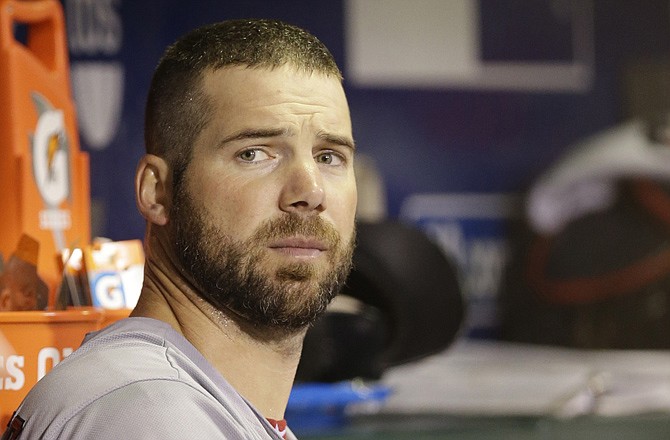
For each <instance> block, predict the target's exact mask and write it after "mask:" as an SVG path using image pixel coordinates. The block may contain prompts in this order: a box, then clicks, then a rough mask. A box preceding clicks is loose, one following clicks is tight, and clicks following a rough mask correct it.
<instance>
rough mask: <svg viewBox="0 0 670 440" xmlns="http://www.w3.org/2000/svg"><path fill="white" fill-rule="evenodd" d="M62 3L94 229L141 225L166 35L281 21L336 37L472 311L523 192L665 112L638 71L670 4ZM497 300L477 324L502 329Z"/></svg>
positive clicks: (399, 213) (132, 232)
mask: <svg viewBox="0 0 670 440" xmlns="http://www.w3.org/2000/svg"><path fill="white" fill-rule="evenodd" d="M62 1H63V6H64V10H65V13H66V20H67V24H68V40H69V48H70V56H71V67H72V81H73V90H74V94H75V102H76V104H77V108H78V113H79V128H80V134H81V145H82V149H83V150H85V151H87V152H88V153H89V155H90V159H91V190H92V202H93V232H94V234H96V235H99V236H105V237H109V238H112V239H115V240H122V239H129V238H141V237H142V235H143V232H144V222H143V220H142V218H141V217H140V216H139V214H138V213H137V211H136V208H135V202H134V195H133V175H134V171H135V164H136V163H137V160H138V159H139V157H140V156H141V154H142V152H143V134H142V129H143V128H142V121H143V111H144V100H145V96H146V92H147V88H148V84H149V81H150V76H151V73H152V70H153V68H154V66H155V65H156V63H157V61H158V58H159V57H160V55H161V53H162V51H163V49H164V47H165V46H166V45H168V44H169V43H171V42H172V41H173V40H174V39H175V38H177V37H178V36H179V35H180V34H182V33H183V32H185V31H187V30H189V29H191V28H193V27H195V26H197V25H200V24H204V23H208V22H213V21H218V20H223V19H227V18H239V17H271V18H279V19H284V20H286V21H289V22H292V23H294V24H297V25H299V26H302V27H305V28H307V29H309V30H310V31H312V32H313V33H314V34H316V35H317V36H318V37H319V38H320V39H322V40H323V41H324V42H325V43H326V45H327V46H328V47H329V48H330V49H331V51H332V52H333V54H334V56H335V58H336V59H337V60H338V62H339V64H340V65H341V66H342V67H343V69H344V75H345V87H346V90H347V93H348V97H349V102H350V106H351V112H352V118H353V122H354V135H355V137H356V141H357V144H358V147H359V151H360V152H362V153H364V154H366V155H369V156H371V157H372V158H374V160H375V162H376V165H377V167H378V169H379V172H380V173H381V176H382V177H383V179H384V182H385V185H386V191H387V192H386V193H387V206H388V215H389V216H390V217H393V218H397V217H401V218H403V219H404V220H407V221H410V222H416V223H417V224H420V225H421V226H423V227H424V228H426V229H427V230H429V231H431V233H432V234H433V236H435V237H436V238H437V239H438V241H440V242H441V244H443V245H444V247H445V250H447V251H448V252H449V253H451V254H452V256H453V257H454V258H455V259H456V260H457V261H458V262H459V265H460V266H461V267H462V268H463V270H464V272H468V273H470V275H471V276H470V278H468V277H467V276H464V283H465V284H466V285H467V286H466V293H467V294H468V295H470V299H471V302H472V303H473V304H475V307H474V310H477V307H478V306H477V302H478V301H479V302H481V303H482V304H485V303H489V304H490V303H491V302H492V300H493V299H494V297H495V289H496V283H497V276H498V275H497V274H498V272H499V268H500V266H501V265H502V264H504V257H505V254H504V247H505V245H504V240H505V237H504V232H503V231H504V228H502V227H501V225H500V224H501V222H505V221H507V220H509V218H510V217H512V216H514V215H515V214H514V212H513V211H510V210H509V206H510V204H513V202H514V200H515V197H516V196H517V195H519V194H522V193H523V191H524V190H525V189H526V188H527V187H528V185H529V184H531V183H532V182H533V180H534V179H535V178H536V177H537V176H538V175H539V174H540V173H542V172H543V171H544V170H545V169H546V168H547V167H548V166H550V165H551V164H552V163H553V162H554V161H555V160H557V158H559V157H560V156H561V155H562V154H563V153H564V152H565V151H566V150H567V149H568V148H569V146H570V145H572V144H573V143H574V142H576V141H578V140H580V139H582V138H584V137H585V136H588V135H591V134H593V133H596V132H598V131H600V130H602V129H604V128H607V127H610V126H613V125H616V124H618V123H620V122H622V121H623V120H625V119H626V118H628V117H630V116H632V115H633V114H634V113H635V112H636V111H645V110H657V107H658V106H659V105H662V104H659V103H658V102H650V99H651V98H650V99H644V98H641V99H639V100H637V101H636V100H635V99H634V97H633V98H631V86H630V84H629V83H627V79H628V78H630V74H631V72H633V74H632V75H633V77H634V78H635V75H638V76H639V71H644V70H645V69H646V68H649V69H652V70H654V71H658V70H659V69H660V70H661V71H664V70H663V69H664V68H665V67H664V66H665V63H666V62H667V60H668V58H670V11H669V5H668V2H667V1H665V0H648V1H643V2H638V1H635V2H632V1H627V0H581V1H557V0H479V1H477V0H412V1H407V0H323V1H320V0H292V1H277V0H228V1H220V0H193V1H178V0H62ZM659 66H660V67H659ZM636 68H637V70H636ZM635 72H638V73H637V74H636V73H635ZM638 82H639V81H638ZM652 95H653V93H652ZM651 100H652V101H653V99H651ZM486 307H487V306H485V305H482V309H481V317H480V318H473V319H474V320H475V321H477V319H479V321H478V322H475V323H474V324H473V325H474V326H477V325H481V326H483V327H485V326H487V325H494V322H493V321H494V318H492V317H491V315H490V313H489V312H490V311H488V312H487V311H486V310H487V309H486Z"/></svg>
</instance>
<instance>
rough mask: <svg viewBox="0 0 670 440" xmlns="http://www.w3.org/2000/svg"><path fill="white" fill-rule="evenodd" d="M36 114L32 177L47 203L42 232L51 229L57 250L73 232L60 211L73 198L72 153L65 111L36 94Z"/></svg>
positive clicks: (64, 212)
mask: <svg viewBox="0 0 670 440" xmlns="http://www.w3.org/2000/svg"><path fill="white" fill-rule="evenodd" d="M31 97H32V99H33V103H34V104H35V109H36V110H37V124H36V125H35V132H34V133H33V134H32V135H31V136H30V143H31V145H32V162H33V177H34V178H35V184H36V185H37V189H38V191H39V193H40V196H41V197H42V200H43V201H44V205H45V207H46V209H45V210H43V211H41V212H40V218H39V222H40V228H41V229H50V230H52V231H53V234H54V241H55V243H56V247H57V248H58V249H62V248H63V247H64V246H65V242H64V236H63V231H64V230H66V229H70V227H71V224H72V219H71V215H70V211H69V210H66V209H59V206H60V205H61V203H63V202H64V201H66V200H67V199H68V197H69V196H70V185H71V183H70V151H69V145H68V139H67V135H66V132H65V117H64V115H63V111H62V110H59V109H56V108H54V107H53V105H51V103H50V102H49V101H48V100H47V99H46V98H45V97H44V96H42V95H40V94H39V93H37V92H33V93H32V94H31Z"/></svg>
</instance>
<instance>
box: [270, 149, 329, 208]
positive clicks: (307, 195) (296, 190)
mask: <svg viewBox="0 0 670 440" xmlns="http://www.w3.org/2000/svg"><path fill="white" fill-rule="evenodd" d="M284 179H285V180H284V183H283V188H282V192H281V196H280V201H279V204H280V208H281V210H282V211H285V212H293V213H310V212H316V213H320V212H323V211H324V210H325V209H326V204H325V203H326V192H325V190H324V186H323V176H322V174H321V170H320V169H319V166H318V165H317V164H316V162H314V158H312V157H311V156H310V157H305V158H304V159H303V158H301V159H298V158H296V159H295V160H294V161H292V163H291V164H290V165H289V166H288V168H287V170H286V174H285V176H284Z"/></svg>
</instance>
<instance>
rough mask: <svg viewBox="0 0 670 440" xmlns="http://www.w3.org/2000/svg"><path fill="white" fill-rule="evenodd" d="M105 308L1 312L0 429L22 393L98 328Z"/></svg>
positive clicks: (21, 397) (17, 404)
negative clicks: (87, 334)
mask: <svg viewBox="0 0 670 440" xmlns="http://www.w3.org/2000/svg"><path fill="white" fill-rule="evenodd" d="M103 317H104V311H102V310H100V309H96V308H92V307H85V308H77V309H70V310H64V311H54V312H0V431H1V430H2V429H4V427H5V426H7V423H8V422H9V418H10V417H11V415H12V413H13V412H14V410H16V408H17V407H18V406H19V404H20V403H21V401H22V400H23V398H24V397H25V395H26V394H27V393H28V391H30V389H31V388H32V386H33V385H35V383H37V381H38V380H39V379H41V378H42V377H43V376H44V375H45V374H46V373H47V372H48V371H49V370H51V369H52V368H53V367H54V365H56V364H57V363H58V362H60V361H61V360H62V359H63V358H65V356H67V355H69V354H70V353H72V351H73V350H75V349H76V348H78V347H79V345H81V342H82V340H83V338H84V336H85V335H86V333H88V332H90V331H94V330H97V329H98V328H100V325H101V323H102V320H103Z"/></svg>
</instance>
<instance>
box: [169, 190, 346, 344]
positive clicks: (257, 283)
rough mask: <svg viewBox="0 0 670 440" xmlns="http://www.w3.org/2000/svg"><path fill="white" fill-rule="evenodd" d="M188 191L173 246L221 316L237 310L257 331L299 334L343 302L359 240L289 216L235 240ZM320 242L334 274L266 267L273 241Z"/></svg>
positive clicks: (179, 201) (179, 207) (318, 221)
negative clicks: (335, 300) (344, 238)
mask: <svg viewBox="0 0 670 440" xmlns="http://www.w3.org/2000/svg"><path fill="white" fill-rule="evenodd" d="M185 186H186V185H180V188H178V189H177V190H176V194H175V199H174V204H173V207H174V208H173V211H172V213H171V222H173V227H172V231H173V235H174V236H173V243H174V246H175V251H176V254H177V257H178V258H179V261H180V263H181V265H182V268H183V270H184V271H185V272H186V274H187V275H188V276H190V278H191V280H192V281H193V282H194V284H195V286H196V288H197V289H198V290H199V291H198V294H199V295H200V296H201V297H202V298H203V299H205V300H206V301H207V302H209V303H210V304H211V305H212V306H214V307H215V308H216V309H218V310H224V311H231V312H233V313H234V314H236V315H238V316H239V317H242V318H243V319H245V320H247V321H248V322H250V323H252V324H253V325H256V326H262V327H273V328H278V329H283V330H289V331H294V330H298V329H301V328H304V327H305V326H308V325H310V324H311V323H313V322H314V321H315V320H316V318H317V317H318V316H319V315H320V314H321V313H323V312H324V311H325V309H326V307H327V305H328V304H329V303H330V301H331V300H332V299H333V298H334V297H335V295H337V293H338V292H339V290H340V288H341V287H342V285H343V284H344V282H345V281H346V278H347V276H348V274H349V271H350V270H351V260H352V255H353V249H354V242H355V234H353V235H352V239H351V240H350V241H349V242H348V243H342V240H341V239H340V236H339V234H338V233H337V231H336V230H335V228H334V227H333V226H332V225H330V224H329V223H327V222H326V221H324V220H323V219H322V218H321V217H319V216H312V217H303V216H299V215H296V214H288V213H286V214H282V215H281V216H280V217H277V218H273V219H269V220H266V221H265V222H263V223H262V224H261V225H260V226H259V227H258V228H257V229H256V231H255V233H254V234H253V235H252V236H251V237H250V238H249V239H246V240H234V239H233V238H232V237H230V236H229V235H227V234H225V233H224V232H223V231H221V229H220V228H218V227H217V226H215V225H213V224H212V222H210V221H207V219H206V216H205V210H204V209H202V208H198V207H197V206H195V203H194V202H193V200H192V198H191V197H190V195H189V194H187V191H186V190H185V189H184V188H183V187H185ZM292 236H304V237H309V238H315V239H317V240H319V241H321V242H324V243H326V244H327V246H328V251H327V252H328V263H329V265H328V270H319V267H317V266H316V265H315V264H314V263H311V262H295V263H290V264H285V265H283V266H280V267H279V268H278V269H277V270H275V271H274V273H272V272H271V271H269V270H268V269H265V268H264V267H263V264H264V262H266V258H265V252H267V249H268V247H267V244H268V243H269V242H270V241H271V240H276V239H281V238H287V237H292Z"/></svg>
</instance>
